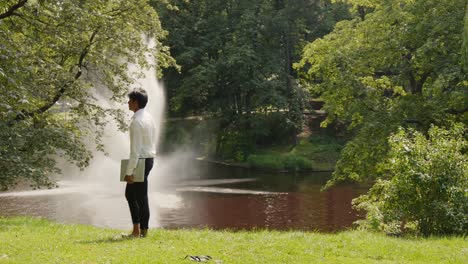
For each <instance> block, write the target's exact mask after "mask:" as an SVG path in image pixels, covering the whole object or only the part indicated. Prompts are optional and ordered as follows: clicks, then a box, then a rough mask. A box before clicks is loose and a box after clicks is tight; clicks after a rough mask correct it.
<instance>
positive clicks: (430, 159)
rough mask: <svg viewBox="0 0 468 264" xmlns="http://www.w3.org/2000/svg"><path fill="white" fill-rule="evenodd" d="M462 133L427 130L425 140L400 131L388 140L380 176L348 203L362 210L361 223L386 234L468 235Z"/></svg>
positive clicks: (456, 128) (466, 168) (467, 183)
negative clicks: (363, 194)
mask: <svg viewBox="0 0 468 264" xmlns="http://www.w3.org/2000/svg"><path fill="white" fill-rule="evenodd" d="M464 133H465V128H464V126H463V125H456V126H454V127H453V128H452V129H451V130H445V129H442V128H438V127H432V128H431V129H430V130H429V135H428V138H426V137H425V136H424V135H423V134H421V133H419V132H416V131H414V130H403V129H401V130H400V131H399V132H398V133H397V134H395V135H393V136H392V137H391V138H390V140H389V144H390V152H389V155H388V157H387V159H386V160H385V161H384V162H382V163H381V164H380V169H381V171H382V172H383V175H382V177H381V178H380V180H378V181H377V182H376V183H375V184H374V186H373V187H372V188H371V189H370V191H369V193H368V194H367V195H365V196H361V197H359V198H358V199H356V200H355V201H354V202H355V204H356V206H357V208H360V209H365V210H367V218H366V220H365V221H363V222H362V223H363V224H364V225H366V226H367V227H372V228H377V229H380V230H384V231H386V232H388V233H402V232H404V231H410V230H413V231H415V232H417V233H420V234H422V235H432V234H435V235H440V234H461V235H466V233H467V230H468V219H467V215H468V193H467V190H468V175H467V173H468V162H467V156H466V150H467V146H468V145H467V140H466V139H465V138H464Z"/></svg>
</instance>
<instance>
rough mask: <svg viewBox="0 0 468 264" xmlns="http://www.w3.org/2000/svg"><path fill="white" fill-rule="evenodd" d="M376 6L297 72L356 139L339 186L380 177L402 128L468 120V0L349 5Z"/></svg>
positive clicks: (306, 57) (307, 57) (316, 49)
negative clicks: (465, 39)
mask: <svg viewBox="0 0 468 264" xmlns="http://www.w3.org/2000/svg"><path fill="white" fill-rule="evenodd" d="M349 2H350V3H351V4H354V5H355V6H354V7H355V8H358V7H359V6H365V7H370V9H368V10H367V11H366V12H365V16H363V17H362V16H357V17H356V18H354V19H352V20H346V21H341V22H339V23H337V25H336V27H335V30H334V31H333V32H332V33H330V34H329V35H327V36H325V37H324V38H322V39H319V40H316V41H314V42H312V43H310V44H309V45H308V46H307V47H306V48H305V49H304V53H303V58H302V60H301V61H300V63H298V64H296V65H295V67H296V68H297V69H300V70H301V76H302V79H303V85H305V86H307V87H308V88H309V89H310V91H311V92H312V94H313V95H315V96H320V98H322V99H323V100H324V101H325V106H324V110H325V111H326V112H327V115H328V116H327V119H326V120H325V121H324V123H323V124H322V125H323V126H327V125H328V124H331V123H332V122H336V121H339V122H341V123H344V124H346V126H347V127H348V129H349V131H350V132H351V133H352V134H354V137H353V138H352V140H350V141H349V142H348V144H347V145H346V147H345V149H344V150H343V153H342V159H341V160H340V162H339V163H338V165H337V170H336V172H335V173H334V182H337V181H341V180H345V179H350V178H351V179H354V180H372V179H375V178H376V177H378V175H379V170H378V167H376V164H377V163H378V162H379V161H380V160H382V159H383V158H385V156H386V154H387V152H388V150H389V146H388V143H387V142H388V141H387V139H388V137H389V136H390V135H391V134H392V133H394V132H395V131H397V129H398V127H414V128H416V129H418V130H420V131H427V130H428V129H429V127H430V126H431V124H438V125H441V126H445V125H449V124H450V123H452V122H454V121H458V122H464V121H466V114H464V113H466V109H468V94H467V93H466V91H467V86H466V84H467V83H466V81H464V79H463V76H462V74H461V72H462V71H461V67H460V66H461V47H462V32H463V18H464V15H465V1H464V0H456V1H449V2H442V1H432V0H431V1H399V2H398V3H396V2H392V1H383V0H372V1H349Z"/></svg>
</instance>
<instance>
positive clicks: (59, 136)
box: [0, 0, 174, 189]
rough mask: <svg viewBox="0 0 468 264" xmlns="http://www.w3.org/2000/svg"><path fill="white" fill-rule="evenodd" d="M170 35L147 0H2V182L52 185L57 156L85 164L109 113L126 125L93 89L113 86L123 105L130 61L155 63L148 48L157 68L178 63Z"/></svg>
mask: <svg viewBox="0 0 468 264" xmlns="http://www.w3.org/2000/svg"><path fill="white" fill-rule="evenodd" d="M143 35H145V36H146V38H152V39H153V40H154V42H155V46H154V47H150V46H149V45H148V43H147V40H146V39H145V38H143ZM164 36H165V31H163V30H162V28H161V25H160V23H159V20H158V17H157V14H156V13H155V11H154V10H153V8H151V6H149V5H148V4H147V3H146V1H143V0H136V1H120V0H108V1H21V0H16V1H15V0H7V1H2V2H1V4H0V39H1V40H2V41H1V43H0V93H1V94H2V97H1V98H0V129H1V131H0V140H1V142H0V145H1V147H0V169H2V174H0V188H2V189H5V188H7V187H9V186H11V185H12V184H14V183H15V182H16V181H18V180H20V179H29V180H32V181H33V183H36V184H38V185H44V184H45V185H47V184H49V183H50V182H49V179H48V176H49V175H50V173H51V172H55V171H56V169H55V161H54V157H56V156H57V155H59V156H63V157H64V158H66V159H68V160H70V161H71V162H72V163H75V164H77V165H78V166H79V167H81V168H82V167H84V166H86V165H87V163H88V161H89V159H90V158H91V154H90V151H89V150H87V149H86V147H85V144H84V143H83V142H84V140H85V138H86V137H89V136H90V135H92V137H91V138H94V139H95V142H94V143H95V145H96V147H97V149H99V150H102V147H103V146H102V144H101V137H102V132H103V129H104V126H105V124H106V123H107V120H108V119H109V117H111V118H114V119H115V120H116V121H117V122H118V124H119V125H120V127H121V128H122V129H124V124H123V114H122V113H120V112H119V111H115V110H111V109H106V108H104V107H103V106H102V105H99V103H98V101H97V99H96V97H95V94H93V93H95V91H96V90H102V89H108V90H109V91H110V92H111V93H110V95H109V97H111V100H113V101H115V102H118V103H122V102H123V101H124V100H125V95H126V92H127V90H128V87H130V86H131V85H132V84H133V83H134V81H135V77H137V76H138V74H139V73H131V72H130V71H129V70H128V66H129V65H131V64H133V65H134V64H136V65H139V66H141V67H146V66H149V65H150V63H151V62H149V61H148V60H147V57H146V56H147V55H148V54H152V55H154V56H155V57H156V59H157V61H158V64H157V68H158V71H159V73H161V68H163V67H167V66H169V65H174V61H173V59H172V58H171V57H170V55H169V53H168V50H167V47H165V46H164V45H162V43H161V42H160V40H161V39H162V38H163V37H164ZM103 87H105V88H103ZM93 88H95V89H94V90H93ZM104 94H105V93H104Z"/></svg>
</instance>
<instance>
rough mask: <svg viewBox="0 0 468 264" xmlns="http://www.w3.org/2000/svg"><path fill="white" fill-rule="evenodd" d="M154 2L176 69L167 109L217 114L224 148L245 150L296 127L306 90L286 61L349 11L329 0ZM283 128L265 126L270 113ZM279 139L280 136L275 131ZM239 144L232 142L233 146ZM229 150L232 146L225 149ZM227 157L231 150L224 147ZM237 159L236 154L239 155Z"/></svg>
mask: <svg viewBox="0 0 468 264" xmlns="http://www.w3.org/2000/svg"><path fill="white" fill-rule="evenodd" d="M169 2H170V3H171V4H170V5H169V6H168V5H156V6H157V9H158V10H161V11H160V14H161V16H162V18H163V19H162V22H163V25H164V27H165V28H166V29H167V30H168V31H169V36H168V39H167V42H166V43H167V45H168V46H170V47H171V51H172V52H173V53H172V54H173V55H174V57H175V58H176V60H177V62H178V64H180V65H181V72H180V73H179V72H176V71H175V70H174V69H168V70H167V71H166V72H165V74H164V76H165V77H164V81H165V83H166V84H167V85H166V86H167V87H168V97H169V111H170V114H171V115H179V116H180V115H181V116H184V115H191V114H205V115H210V116H214V117H215V118H217V119H218V120H220V127H219V130H218V131H219V133H218V140H217V143H218V147H217V149H218V151H217V154H218V155H220V156H226V155H224V154H223V153H222V152H223V151H222V149H223V148H225V147H223V146H228V145H229V146H233V148H237V149H242V151H241V152H244V153H243V154H242V155H240V156H241V157H243V158H245V157H246V155H247V154H248V153H249V152H250V150H251V148H252V147H254V146H255V145H256V144H257V143H259V142H261V141H266V140H263V139H265V138H266V137H270V138H271V135H272V134H275V133H276V132H282V131H284V130H287V133H284V134H287V136H288V137H284V138H287V139H290V138H291V135H293V136H294V135H295V133H296V132H297V129H299V128H301V122H302V120H301V119H302V112H303V104H304V99H305V95H306V93H305V92H304V91H303V89H302V88H301V87H299V86H298V85H297V82H296V73H295V72H294V71H293V70H292V63H293V62H294V61H296V60H298V59H299V56H300V52H299V51H300V50H301V49H302V47H303V46H304V45H305V43H307V42H308V41H310V40H312V39H314V38H317V37H318V36H321V35H323V34H325V33H326V32H329V31H330V30H331V28H332V26H333V24H334V22H335V20H334V19H332V18H333V16H335V15H336V14H339V15H337V16H338V17H339V16H345V15H346V14H347V11H346V10H345V11H343V10H344V9H343V8H341V9H340V8H338V7H337V6H340V7H341V6H342V5H333V6H332V5H330V3H329V1H306V0H281V1H280V0H275V1H272V0H263V1H256V2H255V3H252V1H246V0H241V1H220V0H202V1H183V0H174V1H169ZM272 118H273V119H275V120H276V121H278V122H279V123H281V126H280V127H282V128H284V129H283V130H281V131H279V130H274V129H273V127H269V126H267V125H266V124H267V120H268V119H272ZM276 138H279V137H276ZM236 144H237V147H235V145H236ZM229 148H231V147H229ZM228 152H230V153H231V154H228V155H227V156H230V155H231V156H232V152H238V151H237V150H234V151H228ZM241 159H242V158H241Z"/></svg>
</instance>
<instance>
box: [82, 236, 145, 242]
mask: <svg viewBox="0 0 468 264" xmlns="http://www.w3.org/2000/svg"><path fill="white" fill-rule="evenodd" d="M139 239H142V238H135V237H126V236H124V235H115V236H113V237H107V238H100V239H94V240H81V241H76V242H75V243H76V244H100V243H119V242H125V241H130V240H139Z"/></svg>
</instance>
